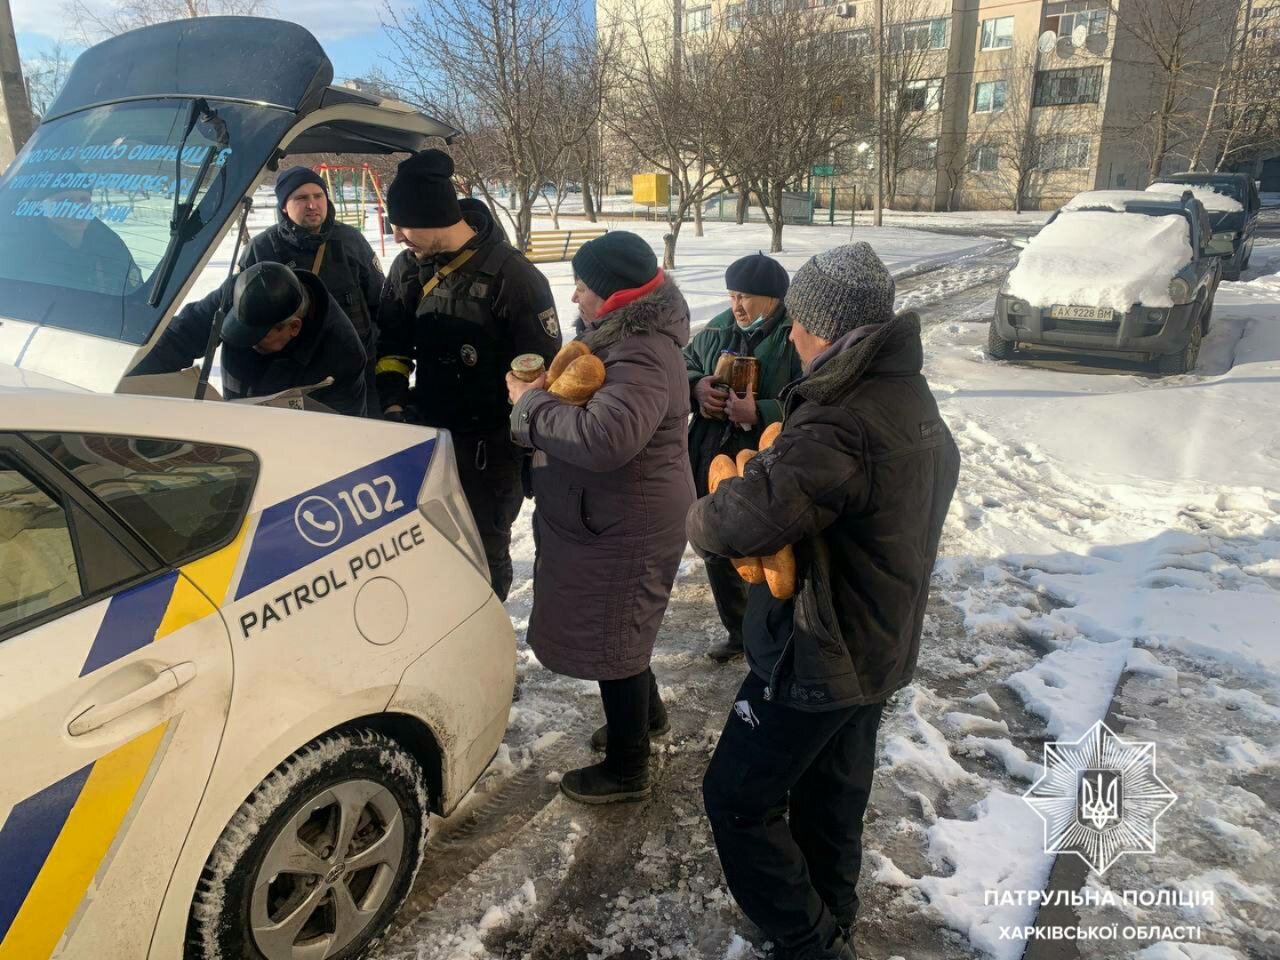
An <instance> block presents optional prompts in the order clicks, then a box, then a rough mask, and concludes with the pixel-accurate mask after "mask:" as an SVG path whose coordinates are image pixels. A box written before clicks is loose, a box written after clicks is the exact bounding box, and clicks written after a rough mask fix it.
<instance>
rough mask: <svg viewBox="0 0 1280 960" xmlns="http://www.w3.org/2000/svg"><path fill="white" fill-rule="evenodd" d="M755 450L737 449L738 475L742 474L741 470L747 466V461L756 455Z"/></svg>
mask: <svg viewBox="0 0 1280 960" xmlns="http://www.w3.org/2000/svg"><path fill="white" fill-rule="evenodd" d="M757 452H758V451H756V450H739V451H738V463H737V466H738V476H742V472H743V471H744V470H746V468H747V461H748V460H750V459H751V458H752V457H754V456H755V455H756V453H757Z"/></svg>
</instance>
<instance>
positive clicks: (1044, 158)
mask: <svg viewBox="0 0 1280 960" xmlns="http://www.w3.org/2000/svg"><path fill="white" fill-rule="evenodd" d="M1089 148H1090V143H1089V137H1087V136H1081V135H1079V134H1076V135H1069V136H1059V137H1045V139H1043V140H1041V141H1040V142H1039V143H1038V144H1036V168H1037V169H1039V170H1079V169H1082V168H1086V167H1088V166H1089Z"/></svg>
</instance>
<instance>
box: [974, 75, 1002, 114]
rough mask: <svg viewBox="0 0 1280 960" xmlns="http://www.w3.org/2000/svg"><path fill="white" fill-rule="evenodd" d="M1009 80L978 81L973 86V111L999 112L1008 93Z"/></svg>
mask: <svg viewBox="0 0 1280 960" xmlns="http://www.w3.org/2000/svg"><path fill="white" fill-rule="evenodd" d="M1008 89H1009V81H1007V80H991V81H989V82H987V83H979V84H977V85H976V86H974V88H973V112H974V113H999V112H1000V111H1001V110H1003V109H1004V103H1005V98H1006V96H1007V94H1008Z"/></svg>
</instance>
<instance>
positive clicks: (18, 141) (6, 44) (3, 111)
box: [0, 0, 35, 170]
mask: <svg viewBox="0 0 1280 960" xmlns="http://www.w3.org/2000/svg"><path fill="white" fill-rule="evenodd" d="M34 128H35V123H34V121H33V120H32V117H31V104H30V103H29V102H28V100H27V85H26V83H25V82H24V81H23V79H22V60H21V59H20V58H19V57H18V41H17V38H16V37H15V36H14V35H13V12H12V11H11V10H10V9H9V0H0V170H4V169H5V168H6V167H8V166H9V164H10V163H12V162H13V158H14V157H15V156H17V153H18V151H19V150H21V149H22V146H23V144H25V143H26V142H27V139H28V138H29V137H30V136H31V131H32V130H33V129H34Z"/></svg>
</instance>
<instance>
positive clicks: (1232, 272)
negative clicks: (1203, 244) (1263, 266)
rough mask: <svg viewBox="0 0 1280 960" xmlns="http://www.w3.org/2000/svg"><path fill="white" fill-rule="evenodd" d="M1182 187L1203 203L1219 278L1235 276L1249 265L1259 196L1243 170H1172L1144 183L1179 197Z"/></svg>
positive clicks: (1259, 205)
mask: <svg viewBox="0 0 1280 960" xmlns="http://www.w3.org/2000/svg"><path fill="white" fill-rule="evenodd" d="M1184 190H1190V191H1191V193H1192V195H1193V196H1194V197H1195V198H1196V199H1197V200H1199V201H1200V202H1201V203H1202V204H1204V209H1205V212H1206V213H1208V215H1209V225H1210V227H1211V229H1212V230H1213V240H1212V241H1211V242H1210V243H1209V245H1208V250H1209V252H1210V253H1212V254H1213V255H1214V256H1216V257H1218V258H1219V259H1221V260H1222V279H1224V280H1239V279H1240V274H1241V273H1243V272H1244V271H1245V270H1246V269H1247V268H1248V266H1249V257H1250V256H1251V255H1252V253H1253V235H1254V231H1255V230H1256V229H1257V226H1258V211H1259V210H1261V209H1262V200H1261V198H1260V197H1259V196H1258V188H1257V186H1256V185H1255V184H1254V182H1253V179H1252V178H1251V177H1250V176H1249V175H1248V174H1245V173H1175V174H1171V175H1169V176H1164V177H1161V178H1160V179H1159V180H1157V181H1156V182H1155V183H1153V184H1151V186H1149V187H1147V192H1149V193H1159V194H1163V195H1166V196H1174V197H1180V196H1182V192H1183V191H1184Z"/></svg>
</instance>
